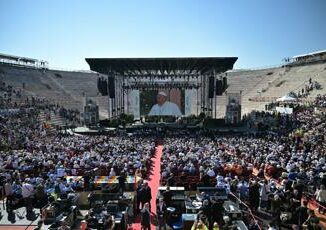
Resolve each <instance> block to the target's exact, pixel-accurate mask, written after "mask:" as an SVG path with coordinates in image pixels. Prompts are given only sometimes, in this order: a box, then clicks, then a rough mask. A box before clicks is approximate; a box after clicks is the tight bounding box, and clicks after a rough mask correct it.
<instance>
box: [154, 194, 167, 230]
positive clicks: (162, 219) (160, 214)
mask: <svg viewBox="0 0 326 230" xmlns="http://www.w3.org/2000/svg"><path fill="white" fill-rule="evenodd" d="M156 212H157V221H158V228H159V230H160V229H161V228H163V229H164V230H166V212H167V207H166V204H165V203H164V200H163V198H160V199H159V203H158V204H157V208H156Z"/></svg>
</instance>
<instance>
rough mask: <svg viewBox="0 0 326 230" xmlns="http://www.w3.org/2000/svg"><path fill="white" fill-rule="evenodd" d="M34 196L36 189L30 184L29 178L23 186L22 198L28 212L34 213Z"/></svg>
mask: <svg viewBox="0 0 326 230" xmlns="http://www.w3.org/2000/svg"><path fill="white" fill-rule="evenodd" d="M33 195H34V187H33V185H32V184H30V180H29V179H28V178H27V179H25V181H24V182H23V185H22V196H23V199H24V204H25V207H26V212H27V213H29V212H30V211H33V204H32V199H33Z"/></svg>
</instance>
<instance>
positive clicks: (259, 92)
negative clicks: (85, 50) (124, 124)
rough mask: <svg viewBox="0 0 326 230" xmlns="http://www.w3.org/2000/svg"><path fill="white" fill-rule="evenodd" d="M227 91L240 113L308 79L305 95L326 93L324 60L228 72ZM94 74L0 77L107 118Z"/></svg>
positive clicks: (4, 68)
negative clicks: (314, 86) (91, 106)
mask: <svg viewBox="0 0 326 230" xmlns="http://www.w3.org/2000/svg"><path fill="white" fill-rule="evenodd" d="M227 75H228V89H227V92H240V91H242V114H246V113H249V112H250V111H252V110H264V106H265V104H267V103H269V102H271V101H274V100H275V99H276V98H278V97H281V96H284V95H286V94H287V93H289V92H291V91H293V92H298V91H299V90H301V89H302V88H304V86H305V85H306V84H307V83H308V82H309V79H310V78H311V79H312V80H313V81H317V82H319V83H320V84H321V86H322V89H321V90H314V91H312V92H311V94H310V95H309V97H308V100H309V98H313V97H315V96H316V95H317V94H324V93H326V63H319V64H309V65H304V66H297V67H277V68H269V69H259V70H234V71H232V72H229V73H228V74H227ZM97 76H98V74H97V73H92V72H72V71H58V70H40V69H31V68H25V67H17V66H10V65H7V64H0V80H3V81H5V82H7V83H8V84H11V85H13V86H15V87H19V88H23V85H24V90H25V92H26V93H28V94H31V95H37V96H41V97H45V98H47V99H49V100H50V101H53V102H55V103H58V104H60V105H63V106H65V107H66V108H72V109H78V110H80V111H83V105H84V96H85V95H86V96H88V97H91V98H93V99H94V100H95V101H96V102H97V104H98V105H99V107H100V117H101V118H105V117H107V98H106V97H103V96H101V95H100V94H99V93H98V90H97ZM217 104H218V107H219V109H218V111H219V113H218V115H219V117H223V116H224V114H225V105H226V96H225V95H223V96H218V103H217Z"/></svg>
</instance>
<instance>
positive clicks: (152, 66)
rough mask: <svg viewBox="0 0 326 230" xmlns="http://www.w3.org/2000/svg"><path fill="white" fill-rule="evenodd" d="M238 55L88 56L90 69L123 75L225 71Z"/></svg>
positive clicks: (231, 65) (231, 66)
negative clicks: (176, 56) (171, 56)
mask: <svg viewBox="0 0 326 230" xmlns="http://www.w3.org/2000/svg"><path fill="white" fill-rule="evenodd" d="M237 59H238V58H237V57H186V58H184V57H182V58H86V62H87V63H88V64H89V66H90V69H91V70H93V71H96V72H99V73H103V74H109V73H110V72H115V73H118V74H122V75H130V76H137V75H146V74H148V75H150V74H163V75H165V74H166V75H181V74H200V75H204V74H208V73H211V72H213V71H214V70H215V73H216V74H218V73H223V72H225V71H227V70H230V69H232V68H233V65H234V63H235V62H236V60H237Z"/></svg>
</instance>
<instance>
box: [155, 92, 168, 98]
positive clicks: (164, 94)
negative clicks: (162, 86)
mask: <svg viewBox="0 0 326 230" xmlns="http://www.w3.org/2000/svg"><path fill="white" fill-rule="evenodd" d="M157 95H162V96H164V97H167V96H168V95H166V93H164V92H159V93H158V94H157Z"/></svg>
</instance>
